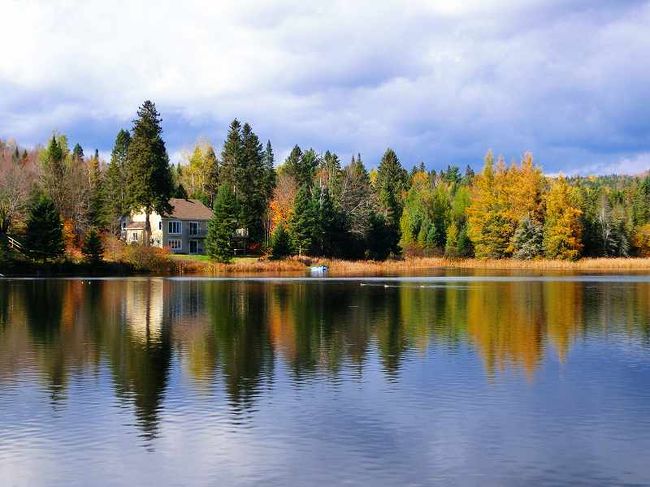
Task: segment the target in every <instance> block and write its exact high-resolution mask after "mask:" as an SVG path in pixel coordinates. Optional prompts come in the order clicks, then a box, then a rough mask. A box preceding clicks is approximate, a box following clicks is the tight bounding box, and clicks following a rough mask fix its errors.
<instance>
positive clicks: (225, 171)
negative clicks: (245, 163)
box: [220, 119, 243, 193]
mask: <svg viewBox="0 0 650 487" xmlns="http://www.w3.org/2000/svg"><path fill="white" fill-rule="evenodd" d="M242 152H243V147H242V133H241V124H240V123H239V120H237V119H235V120H233V121H232V122H231V123H230V127H229V128H228V135H227V136H226V140H225V142H224V144H223V150H222V151H221V170H220V180H221V181H220V182H221V184H222V185H223V184H227V185H229V186H230V189H231V190H232V191H233V192H235V193H236V187H237V178H238V177H239V168H240V167H241V165H242V164H241V160H242V157H243V156H242Z"/></svg>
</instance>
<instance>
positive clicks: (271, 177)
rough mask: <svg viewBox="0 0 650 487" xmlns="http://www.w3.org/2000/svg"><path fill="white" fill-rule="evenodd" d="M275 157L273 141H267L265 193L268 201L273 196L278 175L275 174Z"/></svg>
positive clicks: (265, 151)
mask: <svg viewBox="0 0 650 487" xmlns="http://www.w3.org/2000/svg"><path fill="white" fill-rule="evenodd" d="M274 164H275V155H274V154H273V147H271V141H270V140H267V141H266V149H265V150H264V191H265V194H266V198H267V200H269V199H271V196H273V190H274V189H275V182H276V174H275V167H274Z"/></svg>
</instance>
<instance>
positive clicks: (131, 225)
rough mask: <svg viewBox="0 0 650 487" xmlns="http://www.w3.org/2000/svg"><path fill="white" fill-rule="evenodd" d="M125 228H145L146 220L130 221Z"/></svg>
mask: <svg viewBox="0 0 650 487" xmlns="http://www.w3.org/2000/svg"><path fill="white" fill-rule="evenodd" d="M125 228H126V229H127V230H144V222H129V223H128V225H127V226H126V227H125Z"/></svg>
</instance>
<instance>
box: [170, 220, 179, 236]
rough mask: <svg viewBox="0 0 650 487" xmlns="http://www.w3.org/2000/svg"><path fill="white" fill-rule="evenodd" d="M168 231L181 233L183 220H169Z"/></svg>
mask: <svg viewBox="0 0 650 487" xmlns="http://www.w3.org/2000/svg"><path fill="white" fill-rule="evenodd" d="M167 232H168V233H171V234H176V235H178V234H180V233H181V222H179V221H178V220H172V221H170V222H168V226H167Z"/></svg>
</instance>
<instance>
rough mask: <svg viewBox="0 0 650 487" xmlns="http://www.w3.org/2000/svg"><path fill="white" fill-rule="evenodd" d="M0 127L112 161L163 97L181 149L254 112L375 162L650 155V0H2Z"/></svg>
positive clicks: (637, 163) (593, 165)
mask: <svg viewBox="0 0 650 487" xmlns="http://www.w3.org/2000/svg"><path fill="white" fill-rule="evenodd" d="M0 12H1V14H2V15H1V18H2V21H1V24H0V25H1V27H0V46H2V61H1V62H0V138H2V139H5V140H6V139H14V140H16V141H17V142H18V143H19V144H21V145H23V146H33V145H35V144H39V143H44V142H45V141H46V140H47V139H48V137H49V136H51V134H52V133H53V131H56V132H59V133H64V134H66V135H67V136H68V138H69V140H70V142H71V143H72V144H74V143H76V142H79V143H80V144H81V145H82V146H83V147H84V149H85V151H86V153H91V152H92V151H94V149H95V148H97V149H99V151H100V153H101V154H102V155H105V156H106V157H108V155H109V154H110V150H111V147H112V145H113V142H114V139H115V135H116V134H117V132H118V130H119V129H120V128H130V126H131V124H132V120H133V118H134V117H135V113H136V111H137V108H138V106H139V105H140V104H141V103H142V102H143V101H144V100H147V99H150V100H152V101H154V102H155V103H156V106H157V107H158V110H159V111H160V112H161V115H162V118H163V130H164V138H165V141H166V143H167V148H168V151H169V153H170V156H171V159H172V161H174V162H175V161H178V160H180V159H181V158H182V157H183V154H184V153H185V152H186V151H189V150H190V149H191V148H192V147H193V145H194V144H195V143H196V142H197V141H199V140H208V141H210V142H212V143H213V144H215V145H216V146H217V147H220V146H221V144H222V142H223V139H224V137H225V134H226V130H227V127H228V124H229V122H230V121H231V120H232V119H233V118H235V117H237V118H238V119H239V120H242V121H248V122H249V123H250V124H251V125H252V126H253V129H254V131H255V132H256V133H257V134H258V136H259V137H260V138H261V139H262V140H264V141H266V140H267V139H270V140H271V142H272V144H273V146H274V150H275V153H276V157H277V159H279V161H276V162H281V159H282V158H283V157H284V156H285V155H286V154H287V153H288V151H289V150H290V149H291V147H292V146H293V145H295V144H298V145H300V146H301V147H303V148H308V147H313V148H314V149H316V150H317V151H322V152H324V151H325V150H328V149H329V150H332V151H335V152H337V153H338V154H339V156H340V157H341V159H342V161H343V162H344V163H345V162H347V161H348V160H349V159H350V157H351V156H352V154H356V153H361V154H362V157H363V160H364V162H365V163H366V164H367V165H368V166H369V167H374V166H376V165H377V164H378V162H379V160H380V158H381V155H382V153H383V152H384V151H385V150H386V148H387V147H391V148H393V149H394V150H395V151H396V152H397V154H398V156H399V157H400V160H401V161H402V163H403V164H404V165H405V166H406V167H409V168H410V167H411V166H413V165H414V164H417V163H419V162H420V161H423V162H424V163H425V164H426V165H427V167H429V168H430V169H439V168H443V167H446V166H447V164H457V165H461V166H464V165H465V164H470V165H472V166H473V167H475V168H480V166H481V164H482V159H483V156H484V154H485V152H486V151H487V150H488V149H492V150H494V152H495V153H497V154H503V155H504V157H505V158H506V160H507V161H510V160H513V159H514V160H516V159H520V157H521V155H522V154H523V153H524V152H526V151H532V152H533V154H534V156H535V159H536V161H537V162H538V163H540V164H541V165H542V166H543V168H544V170H545V172H547V173H557V172H563V173H565V174H573V173H579V174H603V173H612V172H618V173H621V172H624V173H638V172H641V171H645V170H647V169H650V113H649V112H650V62H648V58H649V57H650V1H641V0H459V1H452V0H445V1H435V0H429V1H425V0H409V1H408V2H404V1H397V0H358V1H344V0H342V1H338V0H330V1H304V0H302V1H301V0H274V1H273V2H269V1H262V0H237V1H231V0H223V1H216V2H211V1H199V0H183V1H182V2H180V1H169V0H158V1H153V0H150V1H144V0H114V1H111V2H107V1H105V0H42V1H38V0H0Z"/></svg>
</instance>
